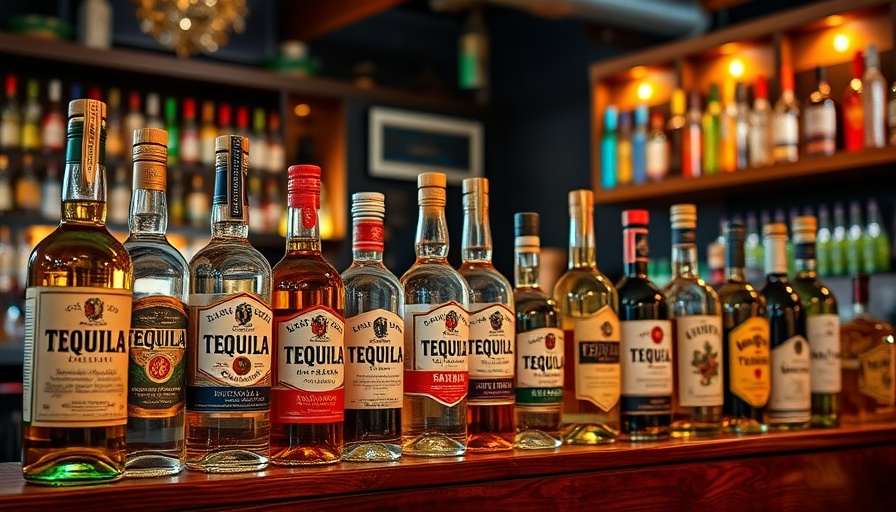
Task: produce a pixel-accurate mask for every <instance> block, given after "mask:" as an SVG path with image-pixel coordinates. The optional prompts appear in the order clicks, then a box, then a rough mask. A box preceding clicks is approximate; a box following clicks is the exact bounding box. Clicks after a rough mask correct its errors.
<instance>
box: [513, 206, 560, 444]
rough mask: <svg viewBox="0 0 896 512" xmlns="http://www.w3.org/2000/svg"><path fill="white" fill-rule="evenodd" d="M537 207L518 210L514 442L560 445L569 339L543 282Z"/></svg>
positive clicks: (557, 309)
mask: <svg viewBox="0 0 896 512" xmlns="http://www.w3.org/2000/svg"><path fill="white" fill-rule="evenodd" d="M539 230H540V226H539V216H538V214H537V213H535V212H522V213H517V214H516V215H514V234H515V235H516V239H515V243H514V248H515V249H514V253H515V256H516V264H515V265H514V285H515V286H514V290H513V303H514V307H515V309H516V382H515V386H514V387H515V390H516V406H515V407H514V424H515V426H516V438H515V440H514V446H515V447H516V448H520V449H541V448H557V447H558V446H560V445H561V444H562V443H563V438H562V435H561V429H562V427H563V373H564V367H565V366H566V361H565V358H564V349H563V347H564V339H563V329H562V327H563V326H562V317H561V313H560V308H559V307H558V306H557V303H556V302H555V301H554V299H553V298H551V296H550V295H549V294H548V293H545V291H544V290H543V289H542V288H541V284H540V280H539V272H540V254H541V241H540V238H539Z"/></svg>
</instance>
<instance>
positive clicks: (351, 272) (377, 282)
mask: <svg viewBox="0 0 896 512" xmlns="http://www.w3.org/2000/svg"><path fill="white" fill-rule="evenodd" d="M342 282H343V283H344V284H345V289H346V293H348V292H349V290H360V289H369V288H383V289H388V290H390V291H393V292H394V293H397V294H400V295H402V296H403V295H404V289H403V287H402V286H401V282H400V281H399V280H398V277H397V276H396V275H395V274H393V273H392V272H391V271H390V270H389V269H388V268H386V267H385V266H383V265H382V264H376V265H356V264H355V263H352V265H350V266H349V267H348V268H347V269H345V270H344V271H343V272H342Z"/></svg>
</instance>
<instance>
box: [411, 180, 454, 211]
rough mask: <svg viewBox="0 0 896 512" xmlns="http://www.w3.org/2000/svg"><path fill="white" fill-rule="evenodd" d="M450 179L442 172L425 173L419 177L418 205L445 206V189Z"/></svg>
mask: <svg viewBox="0 0 896 512" xmlns="http://www.w3.org/2000/svg"><path fill="white" fill-rule="evenodd" d="M447 184H448V177H447V176H446V175H445V173H442V172H423V173H420V174H418V175H417V204H419V205H420V206H445V196H446V193H445V187H446V186H447Z"/></svg>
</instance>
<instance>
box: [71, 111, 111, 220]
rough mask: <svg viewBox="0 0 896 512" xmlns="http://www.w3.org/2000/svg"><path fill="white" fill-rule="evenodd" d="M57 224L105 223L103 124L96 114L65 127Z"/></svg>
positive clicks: (94, 112)
mask: <svg viewBox="0 0 896 512" xmlns="http://www.w3.org/2000/svg"><path fill="white" fill-rule="evenodd" d="M60 220H61V221H62V222H63V223H66V222H76V223H90V224H99V225H103V224H105V222H106V124H105V122H104V121H103V119H102V117H101V115H100V113H99V112H98V111H90V109H88V112H86V113H85V115H84V117H73V118H72V119H71V120H70V121H69V123H68V128H67V134H66V152H65V174H64V179H63V184H62V216H61V219H60Z"/></svg>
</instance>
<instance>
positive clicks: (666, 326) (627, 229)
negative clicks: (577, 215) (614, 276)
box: [616, 210, 673, 441]
mask: <svg viewBox="0 0 896 512" xmlns="http://www.w3.org/2000/svg"><path fill="white" fill-rule="evenodd" d="M649 222H650V216H649V213H648V212H647V210H625V211H623V212H622V237H623V263H624V264H625V274H624V275H623V276H622V278H621V279H620V280H619V282H617V283H616V291H617V292H618V293H619V328H620V330H621V335H620V340H619V352H620V367H621V368H620V373H621V385H620V395H621V398H620V406H619V416H620V429H619V439H621V440H626V441H658V440H661V439H667V438H668V437H669V434H670V424H671V422H672V380H673V376H672V374H673V364H672V322H670V321H669V307H668V303H667V301H666V297H665V296H664V295H663V293H662V291H660V289H659V288H658V287H657V286H656V284H654V283H653V282H652V281H651V280H650V279H649V278H648V277H647V263H648V260H649V250H648V243H647V235H648V225H649Z"/></svg>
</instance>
